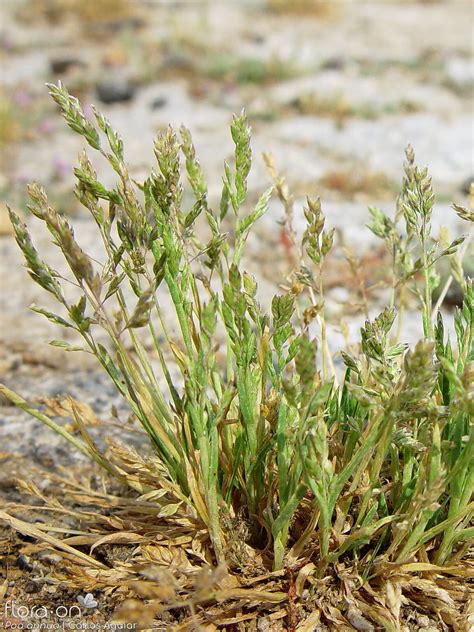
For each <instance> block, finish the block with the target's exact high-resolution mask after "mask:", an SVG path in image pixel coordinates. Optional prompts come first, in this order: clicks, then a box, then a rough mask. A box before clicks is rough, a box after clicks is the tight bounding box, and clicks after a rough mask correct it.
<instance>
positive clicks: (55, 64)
mask: <svg viewBox="0 0 474 632" xmlns="http://www.w3.org/2000/svg"><path fill="white" fill-rule="evenodd" d="M84 65H85V64H84V62H83V61H82V60H81V59H78V58H77V57H72V56H70V55H65V56H64V57H55V58H53V59H50V61H49V67H50V69H51V72H53V73H54V74H55V75H62V74H63V73H65V72H67V71H68V70H70V69H71V68H73V67H74V66H76V67H78V66H84Z"/></svg>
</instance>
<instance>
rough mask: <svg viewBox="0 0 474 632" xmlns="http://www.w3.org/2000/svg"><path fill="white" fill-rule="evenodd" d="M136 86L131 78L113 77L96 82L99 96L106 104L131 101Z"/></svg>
mask: <svg viewBox="0 0 474 632" xmlns="http://www.w3.org/2000/svg"><path fill="white" fill-rule="evenodd" d="M135 89H136V88H135V86H134V85H133V83H132V82H131V81H130V80H129V79H125V78H122V77H112V78H108V79H103V80H102V81H99V82H98V83H97V84H96V94H97V98H98V99H99V100H100V101H101V102H102V103H106V104H110V103H121V102H124V101H131V100H132V99H133V97H134V95H135Z"/></svg>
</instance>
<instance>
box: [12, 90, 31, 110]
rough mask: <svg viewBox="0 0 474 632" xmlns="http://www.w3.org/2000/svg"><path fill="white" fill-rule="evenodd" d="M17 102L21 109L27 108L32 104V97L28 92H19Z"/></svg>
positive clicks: (16, 95) (16, 96) (16, 97)
mask: <svg viewBox="0 0 474 632" xmlns="http://www.w3.org/2000/svg"><path fill="white" fill-rule="evenodd" d="M15 101H16V103H17V104H18V105H19V106H20V107H22V108H26V107H27V106H28V105H29V104H30V103H31V95H30V94H29V93H28V92H27V91H26V90H19V91H18V92H17V93H16V94H15Z"/></svg>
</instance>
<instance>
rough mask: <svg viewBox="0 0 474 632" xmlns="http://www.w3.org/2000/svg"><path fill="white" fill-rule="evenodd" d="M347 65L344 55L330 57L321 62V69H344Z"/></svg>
mask: <svg viewBox="0 0 474 632" xmlns="http://www.w3.org/2000/svg"><path fill="white" fill-rule="evenodd" d="M345 65H346V60H345V59H344V58H343V57H328V59H325V60H324V61H323V63H322V64H321V70H342V69H343V68H344V66H345Z"/></svg>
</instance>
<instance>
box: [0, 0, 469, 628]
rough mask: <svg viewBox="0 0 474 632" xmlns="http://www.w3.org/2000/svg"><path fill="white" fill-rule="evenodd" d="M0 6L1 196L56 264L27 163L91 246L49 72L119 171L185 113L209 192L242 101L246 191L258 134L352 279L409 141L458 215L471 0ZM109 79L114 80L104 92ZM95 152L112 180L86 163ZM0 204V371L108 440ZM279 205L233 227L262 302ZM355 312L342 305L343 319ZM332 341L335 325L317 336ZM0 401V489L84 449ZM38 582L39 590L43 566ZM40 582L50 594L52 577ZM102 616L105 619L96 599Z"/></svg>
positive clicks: (72, 463) (9, 565) (16, 573)
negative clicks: (347, 256)
mask: <svg viewBox="0 0 474 632" xmlns="http://www.w3.org/2000/svg"><path fill="white" fill-rule="evenodd" d="M300 5H301V6H300ZM296 9H298V10H296ZM0 12H1V18H2V26H1V31H0V60H1V64H2V72H1V77H0V90H1V92H0V143H2V144H3V150H2V155H1V156H0V167H1V170H2V171H1V175H0V191H1V194H2V195H1V197H2V199H3V204H5V203H7V204H9V205H10V206H12V207H13V208H14V209H15V210H17V211H19V212H20V213H21V214H22V215H23V217H25V218H27V219H28V223H29V225H30V227H31V231H32V235H33V237H34V239H35V242H36V243H37V246H38V250H39V251H40V252H47V253H48V261H50V262H51V263H52V264H53V265H54V266H59V267H60V266H61V262H60V256H59V254H58V252H57V251H55V250H54V249H53V247H52V246H50V240H49V237H48V235H46V234H45V233H44V232H43V231H42V229H41V227H40V226H39V225H38V224H39V222H37V221H36V220H35V219H34V218H31V217H28V211H27V210H26V203H27V198H26V190H25V189H26V183H27V182H31V181H37V182H38V183H40V184H41V185H43V186H45V188H46V189H47V191H48V193H49V195H50V199H51V201H52V203H54V204H55V205H57V206H58V207H59V208H60V209H61V210H62V211H63V212H64V213H65V214H67V215H69V216H70V217H71V218H72V222H73V224H74V226H75V230H76V235H77V238H78V240H79V241H80V243H81V245H82V246H83V247H84V249H85V250H86V251H88V252H89V253H90V254H92V255H93V254H94V252H96V251H97V238H96V235H95V232H94V225H93V222H92V220H91V218H90V217H89V216H88V215H87V214H86V212H85V211H84V209H81V208H80V207H79V206H78V204H77V202H76V201H75V199H74V197H73V196H72V194H71V183H72V182H73V179H74V176H73V171H72V169H73V166H74V165H75V163H76V155H77V153H78V152H79V151H80V150H81V148H82V142H81V139H79V138H78V137H76V136H75V135H74V134H73V133H72V132H71V131H70V130H68V129H67V128H66V126H65V124H64V122H63V121H62V120H61V119H60V116H59V114H58V113H57V111H56V108H55V106H54V104H53V103H52V101H51V100H50V99H49V97H48V95H47V89H46V88H45V83H46V82H55V81H57V80H58V79H59V80H61V81H62V82H63V83H64V84H65V85H66V86H67V87H68V89H69V90H70V92H72V93H74V94H76V95H78V96H79V97H80V98H81V100H82V102H83V103H84V104H85V105H86V112H89V109H88V104H90V103H94V104H96V105H97V106H98V108H99V109H100V110H101V111H102V112H104V113H105V114H106V115H107V116H108V117H109V118H110V120H111V122H112V124H113V126H114V127H115V128H116V129H117V130H118V131H119V132H120V133H121V134H122V136H123V138H124V143H125V148H126V158H127V162H128V164H129V167H130V172H131V174H132V175H133V177H134V178H136V179H137V180H140V179H142V178H143V177H144V176H145V175H146V174H147V173H148V172H149V170H150V167H151V165H152V164H153V138H154V136H155V135H156V133H157V131H158V130H162V129H164V128H165V127H166V126H167V125H168V124H172V125H173V126H179V125H181V124H184V125H186V126H187V127H189V129H190V130H191V132H192V134H193V138H194V142H195V145H196V148H197V152H198V155H199V158H200V160H201V163H202V166H203V170H204V172H205V174H206V177H207V179H208V182H209V185H210V187H209V191H210V197H211V200H216V199H217V198H218V195H219V193H220V190H221V186H222V184H221V183H222V180H221V177H222V167H223V161H224V160H229V158H230V157H231V154H232V139H231V137H230V134H229V125H230V122H231V118H232V113H238V112H240V110H241V109H242V108H243V107H244V108H245V109H246V111H247V113H248V117H249V120H250V123H251V126H252V130H253V137H252V138H253V140H252V148H253V157H254V158H253V165H254V166H253V170H252V174H251V178H250V196H249V197H250V198H251V200H252V201H254V200H256V199H257V197H258V195H259V194H260V193H261V192H262V191H263V190H265V189H266V188H267V186H268V185H269V183H270V178H269V175H268V173H267V170H266V168H265V164H264V161H263V159H262V156H261V154H262V152H263V151H268V152H271V153H272V154H273V156H274V159H275V163H276V165H277V167H278V169H279V170H281V171H282V172H283V173H284V174H285V176H286V178H287V181H288V184H289V186H290V188H291V190H292V191H293V192H294V195H295V199H296V216H295V224H296V228H297V230H298V231H300V232H301V230H302V227H303V214H302V206H303V203H304V198H305V195H306V194H310V195H321V197H322V200H323V209H324V211H325V213H326V215H327V223H328V224H329V225H330V226H336V227H337V228H338V236H339V239H340V240H343V241H344V243H345V244H346V245H347V246H348V247H349V248H350V249H351V250H352V251H353V253H355V255H356V256H358V257H361V258H362V259H363V261H364V262H365V267H366V270H367V272H366V274H367V275H368V278H367V279H366V284H368V285H370V284H372V283H376V282H377V281H379V280H380V279H379V278H378V277H377V275H376V274H375V270H377V268H378V265H377V264H378V263H380V262H381V260H382V254H380V251H379V250H378V246H377V243H376V241H375V238H374V237H373V235H371V233H370V232H369V231H368V230H367V228H366V227H365V224H366V223H367V222H368V212H367V206H368V205H369V204H371V205H376V206H380V207H381V208H383V209H387V210H389V209H393V207H394V200H395V197H396V192H397V188H398V186H399V182H400V181H401V177H402V162H403V151H404V148H405V147H406V145H407V144H408V143H410V144H411V145H412V146H413V147H414V149H415V152H416V156H417V161H418V162H419V163H421V164H427V165H428V166H429V168H430V172H431V174H432V176H433V186H434V190H435V192H437V206H436V208H435V213H434V225H435V228H436V230H437V229H438V227H439V226H440V225H445V226H447V227H448V228H449V231H450V233H451V235H452V236H453V237H454V236H457V235H458V234H460V233H461V232H462V228H461V226H460V220H459V219H458V218H457V216H456V215H455V213H454V212H453V211H452V210H450V208H449V207H450V202H451V201H453V200H454V201H458V202H461V203H462V202H463V199H464V197H465V195H466V191H467V184H466V183H467V182H468V181H469V179H470V178H471V177H472V175H473V164H472V155H473V154H472V152H473V139H472V134H470V133H469V130H470V129H471V123H472V105H473V101H472V94H473V93H472V91H473V82H474V75H473V64H472V41H471V30H472V20H473V15H472V7H471V5H470V3H469V2H464V1H457V0H453V1H448V0H446V1H432V2H429V1H427V2H421V1H420V2H411V1H408V0H407V1H405V2H397V3H395V2H384V1H380V2H378V3H351V2H339V3H335V4H334V5H330V4H329V3H321V4H320V3H304V2H302V3H294V5H293V3H291V2H287V3H279V2H268V3H267V2H264V1H263V0H262V1H261V2H258V1H257V0H255V2H251V3H243V4H242V6H241V4H240V3H238V2H228V3H220V2H195V3H179V2H168V3H155V2H149V1H148V2H147V1H146V0H136V1H133V2H132V1H131V0H130V1H129V2H127V1H124V0H122V1H117V2H115V3H114V2H112V3H111V2H108V1H107V0H96V2H94V3H92V2H90V3H87V2H86V3H80V2H75V1H74V0H68V1H66V0H63V1H61V0H45V1H43V2H40V1H38V0H21V1H20V0H3V2H2V3H1V7H0ZM117 93H122V95H123V96H124V98H125V97H126V98H127V100H123V101H119V102H114V103H107V101H110V100H111V99H113V98H114V95H115V96H116V95H117ZM94 166H95V167H96V169H97V171H98V173H99V174H100V175H101V176H102V177H103V178H104V179H105V181H106V182H107V181H110V179H111V177H112V175H111V174H110V173H109V172H107V171H106V170H105V168H104V164H103V163H101V162H100V161H99V160H97V161H95V162H94ZM0 212H1V215H0V253H1V255H0V257H1V259H0V265H1V289H2V292H1V294H2V299H1V300H2V303H1V327H0V332H1V333H0V337H1V342H2V349H1V356H0V374H1V381H3V382H5V383H6V384H7V385H9V386H11V387H12V388H14V389H15V390H16V391H18V392H20V393H21V394H22V395H23V396H24V397H26V398H27V399H31V400H35V398H37V397H39V396H41V397H47V398H48V397H49V398H51V397H55V396H62V395H65V394H70V395H72V396H73V397H74V398H76V399H77V400H81V401H83V402H86V403H88V404H90V405H91V406H92V408H93V410H94V412H95V413H96V414H97V415H98V416H99V417H101V418H103V419H105V420H106V423H107V424H108V426H107V432H108V434H109V435H110V436H112V437H115V438H117V437H120V438H121V439H122V440H123V439H124V423H123V422H124V420H125V419H126V416H127V412H126V410H124V408H123V405H122V404H121V402H120V401H119V400H118V398H117V396H116V395H115V394H114V389H113V388H112V387H111V385H110V384H109V383H108V382H107V380H106V377H105V376H102V375H101V374H100V372H99V371H98V370H97V367H96V366H95V364H94V363H93V362H92V361H90V360H89V359H88V358H84V356H80V355H78V354H73V353H72V354H65V353H64V352H62V351H61V350H60V349H57V348H54V347H51V346H48V344H47V342H48V341H49V340H51V339H54V338H59V337H61V336H62V332H60V331H59V330H58V328H56V327H55V326H54V325H51V323H49V322H47V321H46V320H44V319H42V318H41V317H40V316H39V315H37V314H35V313H32V312H30V311H29V310H28V306H29V305H30V304H31V303H37V304H39V305H42V306H46V307H48V305H49V303H48V297H45V296H44V295H43V293H42V292H41V290H40V289H39V288H38V287H37V286H35V285H34V284H33V283H32V282H30V280H29V279H28V277H27V274H26V272H25V271H24V269H23V268H22V265H21V264H22V262H21V257H20V254H19V251H18V248H17V246H16V244H15V243H14V240H13V238H12V234H11V231H10V229H9V225H8V223H7V220H6V212H5V206H2V208H1V210H0ZM281 216H282V210H281V206H280V204H279V203H278V201H277V200H276V199H275V200H274V201H272V202H271V205H270V211H269V213H268V215H267V216H266V217H265V218H263V219H262V220H261V222H260V224H259V227H258V230H256V233H255V236H254V237H253V240H252V241H251V242H250V243H249V251H248V254H247V260H246V263H247V266H248V268H249V269H250V270H251V271H252V272H253V273H254V274H255V275H256V276H257V277H258V279H259V283H260V292H261V300H262V302H265V301H266V300H267V301H268V300H269V297H271V295H272V294H273V293H274V291H275V290H276V288H278V285H279V284H281V283H282V282H283V283H284V282H285V274H287V273H288V271H289V262H288V261H287V260H286V255H287V253H286V249H285V239H284V235H282V233H281V226H280V224H279V223H278V220H279V219H280V218H281ZM347 278H348V277H347V272H346V271H345V269H344V267H343V264H342V263H341V262H340V261H334V265H333V268H332V277H331V285H332V289H331V292H330V294H329V301H328V307H329V309H330V311H331V312H332V313H333V315H334V320H335V321H336V320H337V317H338V316H339V315H340V312H341V304H342V302H344V301H347V299H348V298H350V295H349V294H348V289H347V283H346V285H345V281H346V282H347ZM362 319H363V315H361V314H358V313H356V310H354V314H350V313H349V314H348V315H347V317H346V322H347V327H348V331H349V337H351V336H352V335H353V334H355V333H356V332H357V329H358V327H359V326H360V322H361V320H362ZM417 327H418V324H417V323H415V321H414V320H413V319H410V318H408V321H407V327H406V332H405V337H406V339H408V340H410V341H413V340H415V339H416V338H417V336H418V333H419V330H418V329H417ZM342 341H343V337H342V335H341V334H340V333H339V330H338V329H337V328H336V327H334V329H333V330H331V332H330V344H331V346H332V348H333V349H334V350H336V349H337V348H338V347H339V346H340V344H341V342H342ZM0 404H1V407H0V428H1V436H2V444H1V452H0V459H1V462H2V473H1V482H0V488H1V489H0V493H1V495H2V497H3V499H4V500H5V501H6V502H11V501H13V500H18V499H19V497H18V496H17V492H16V491H15V487H14V485H13V480H14V478H15V477H16V476H17V475H18V476H19V475H23V474H27V473H28V472H27V471H25V470H28V469H29V468H30V467H31V466H32V464H33V465H34V466H35V467H39V468H43V469H44V470H45V471H47V472H50V471H52V470H54V469H55V468H57V466H58V465H65V466H68V467H72V468H74V467H76V468H81V467H84V465H83V461H82V459H81V457H80V456H78V455H74V456H72V455H71V452H70V450H69V447H68V446H67V445H66V444H64V443H63V441H62V440H61V439H60V438H59V437H56V436H55V435H54V434H53V433H52V432H51V431H50V430H49V429H47V428H46V427H43V426H42V425H41V424H40V423H39V422H37V421H35V420H33V419H31V418H30V417H28V416H27V415H24V414H22V413H21V412H19V411H18V410H17V409H15V408H12V407H10V406H8V405H7V404H6V402H3V403H2V402H0ZM112 406H113V407H114V411H113V412H114V414H113V415H112V414H111V409H112ZM126 432H127V436H126V440H127V441H129V442H131V443H132V444H133V445H136V446H137V447H140V445H141V444H140V441H141V439H140V436H139V435H137V433H136V432H135V431H134V429H133V427H132V426H131V425H130V427H127V429H126ZM2 537H3V542H4V543H5V546H6V548H5V550H6V551H7V553H6V556H5V557H4V562H5V569H6V570H5V571H4V577H5V581H6V583H5V585H4V591H6V593H7V594H8V592H9V591H10V592H11V591H13V592H14V594H15V595H16V599H17V601H18V602H19V603H20V602H21V603H27V602H30V601H31V595H32V594H35V593H34V592H33V591H31V590H30V589H29V588H28V587H30V588H31V586H32V585H33V586H35V589H36V588H37V587H38V584H35V583H34V582H33V584H32V583H31V580H30V579H29V577H30V575H31V573H33V575H34V573H35V572H36V573H38V572H39V571H38V569H36V571H34V570H32V569H31V568H28V565H26V566H25V565H23V566H24V567H23V568H19V559H20V557H19V556H21V555H23V553H22V551H23V548H24V547H25V546H31V543H30V544H29V545H25V543H24V542H23V541H22V540H19V539H18V538H16V537H15V536H14V535H13V533H12V531H10V530H9V529H5V530H4V531H3V536H2ZM41 572H43V571H41ZM40 574H41V573H40ZM41 586H42V588H41V590H42V591H44V590H45V588H47V587H48V584H47V583H43V584H41ZM1 590H2V589H1V588H0V592H1ZM42 594H43V593H42ZM47 594H48V595H49V599H51V600H52V599H53V597H52V595H53V591H49V592H47ZM74 599H75V594H74ZM53 601H54V600H53ZM53 601H52V602H53ZM71 603H73V602H71ZM90 616H92V615H90ZM100 616H102V619H103V620H104V621H105V620H107V616H108V610H107V608H106V607H105V605H104V606H103V608H102V609H101V615H100ZM424 623H425V625H423V622H422V621H421V620H420V621H417V620H415V619H414V620H413V623H409V624H407V625H408V627H407V628H406V629H410V630H411V629H426V630H428V629H430V626H432V627H431V629H442V628H438V627H436V626H437V625H439V624H436V623H434V622H433V621H432V620H431V619H429V618H427V621H425V622H424ZM262 625H263V624H262ZM272 625H273V626H276V625H277V623H273V624H272ZM353 625H354V624H353ZM235 629H237V628H235ZM258 629H279V628H278V627H272V628H268V627H267V628H264V627H262V628H258ZM321 629H323V628H321ZM356 629H365V628H363V627H359V628H357V627H356ZM444 629H447V628H446V627H445V628H444Z"/></svg>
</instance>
